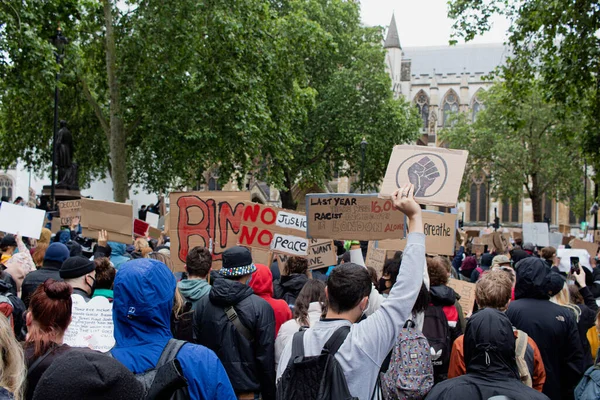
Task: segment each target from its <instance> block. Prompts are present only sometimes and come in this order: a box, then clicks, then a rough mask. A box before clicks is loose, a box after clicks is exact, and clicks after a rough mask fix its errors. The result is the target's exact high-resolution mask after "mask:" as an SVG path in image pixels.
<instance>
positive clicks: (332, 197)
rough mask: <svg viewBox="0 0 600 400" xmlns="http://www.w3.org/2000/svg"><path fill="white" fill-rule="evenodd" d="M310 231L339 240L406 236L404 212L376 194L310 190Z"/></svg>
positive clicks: (311, 234)
mask: <svg viewBox="0 0 600 400" xmlns="http://www.w3.org/2000/svg"><path fill="white" fill-rule="evenodd" d="M306 217H307V219H308V224H307V235H308V237H310V238H319V239H339V240H383V239H399V238H402V237H403V236H404V231H405V223H404V214H402V213H401V212H400V211H398V210H396V209H395V208H394V204H393V202H392V200H385V199H380V198H378V197H377V195H354V194H348V195H346V194H309V195H307V196H306Z"/></svg>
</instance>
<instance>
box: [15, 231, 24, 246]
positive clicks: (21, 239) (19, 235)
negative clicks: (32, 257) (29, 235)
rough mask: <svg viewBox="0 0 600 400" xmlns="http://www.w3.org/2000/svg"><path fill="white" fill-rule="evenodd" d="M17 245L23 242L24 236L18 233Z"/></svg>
mask: <svg viewBox="0 0 600 400" xmlns="http://www.w3.org/2000/svg"><path fill="white" fill-rule="evenodd" d="M15 240H16V241H17V243H21V242H22V241H23V236H21V234H20V233H19V232H17V237H16V238H15Z"/></svg>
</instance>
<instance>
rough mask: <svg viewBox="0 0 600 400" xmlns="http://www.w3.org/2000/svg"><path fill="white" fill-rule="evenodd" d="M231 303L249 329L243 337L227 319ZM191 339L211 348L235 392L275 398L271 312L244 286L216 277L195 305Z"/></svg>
mask: <svg viewBox="0 0 600 400" xmlns="http://www.w3.org/2000/svg"><path fill="white" fill-rule="evenodd" d="M229 306H233V307H234V309H235V311H236V313H237V315H238V318H239V320H240V322H241V323H242V325H244V326H245V327H246V328H247V329H249V330H250V332H252V334H253V336H254V341H253V342H250V341H248V339H246V338H245V337H244V336H243V335H242V334H241V333H240V332H239V331H238V330H237V328H236V327H235V326H234V325H233V323H232V322H231V321H229V319H228V318H227V315H226V314H225V311H224V309H225V308H226V307H229ZM195 307H196V308H195V311H194V339H195V342H196V343H198V344H201V345H204V346H206V347H208V348H209V349H211V350H213V351H214V352H215V353H216V354H217V356H218V357H219V359H220V360H221V362H222V363H223V366H224V367H225V370H226V371H227V375H228V376H229V380H230V381H231V385H232V386H233V388H234V390H235V392H236V394H240V393H248V392H254V393H258V392H260V393H262V398H263V399H266V400H270V399H274V398H275V348H274V342H275V341H274V338H275V315H274V313H273V309H272V308H271V306H270V305H269V303H267V302H266V301H265V300H263V299H261V298H260V297H258V296H256V295H255V294H254V292H253V291H252V289H251V288H250V287H248V286H247V285H244V284H242V283H240V282H237V281H233V280H230V279H217V280H216V281H214V283H213V287H212V289H211V291H210V293H209V295H208V296H204V297H203V298H202V299H201V300H200V301H199V302H198V303H196V305H195Z"/></svg>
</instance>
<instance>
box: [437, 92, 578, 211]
mask: <svg viewBox="0 0 600 400" xmlns="http://www.w3.org/2000/svg"><path fill="white" fill-rule="evenodd" d="M482 99H483V101H484V104H485V109H484V110H482V111H480V112H479V113H478V114H477V120H476V121H475V122H473V123H471V122H470V121H467V118H466V117H465V115H464V114H463V115H460V116H459V117H458V118H457V119H456V122H455V124H454V126H453V127H452V128H449V129H445V130H444V131H442V133H441V139H442V140H444V141H446V142H448V143H449V144H450V147H452V148H460V149H465V150H469V159H468V163H467V170H466V171H465V178H464V181H463V185H462V189H463V190H462V194H463V196H464V195H465V194H466V189H467V188H468V187H469V186H470V185H469V184H468V182H469V179H470V178H471V177H472V176H481V175H482V174H483V173H487V174H491V176H492V177H493V181H492V182H493V183H492V184H493V187H492V194H493V196H494V197H496V198H500V199H520V198H521V197H522V196H523V192H524V191H525V193H526V195H527V196H528V197H529V198H530V199H531V202H532V206H533V218H534V221H535V222H543V203H542V200H543V196H544V194H545V195H546V196H551V198H553V199H554V198H557V199H559V200H571V199H572V198H573V197H574V196H575V195H576V193H580V192H581V190H580V188H581V186H582V177H583V166H582V161H581V154H580V149H579V147H577V146H576V144H575V143H576V140H577V139H576V138H573V135H572V134H571V132H580V129H581V120H580V118H579V116H577V115H572V116H570V117H569V118H565V116H564V113H562V112H559V111H558V108H557V107H556V105H555V104H552V103H548V102H546V101H545V100H544V98H543V97H542V95H541V94H540V90H539V86H538V84H537V83H536V82H531V83H530V85H529V86H528V90H527V91H526V92H524V96H522V97H518V98H517V97H515V96H514V95H513V94H512V91H511V90H509V88H508V87H507V86H506V84H505V83H502V82H499V83H496V84H495V85H494V86H493V87H492V88H491V89H490V90H489V91H488V92H487V93H485V94H484V95H483V96H482Z"/></svg>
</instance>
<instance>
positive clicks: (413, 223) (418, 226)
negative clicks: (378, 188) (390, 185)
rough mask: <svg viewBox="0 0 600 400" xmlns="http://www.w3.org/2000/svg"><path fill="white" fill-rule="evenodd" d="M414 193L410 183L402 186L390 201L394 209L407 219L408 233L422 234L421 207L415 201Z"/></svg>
mask: <svg viewBox="0 0 600 400" xmlns="http://www.w3.org/2000/svg"><path fill="white" fill-rule="evenodd" d="M414 193H415V187H414V185H413V184H412V183H409V184H408V185H403V186H401V187H400V188H399V189H397V190H396V191H395V192H394V193H393V194H392V201H393V202H394V207H395V208H396V209H397V210H398V211H401V212H402V213H403V214H404V215H406V217H407V218H408V223H409V227H408V229H409V231H410V232H420V233H424V232H423V220H422V217H421V207H420V206H419V205H418V204H417V202H416V201H415V197H414Z"/></svg>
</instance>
